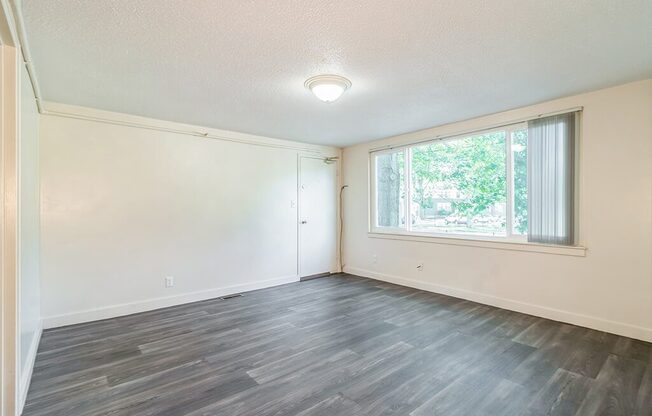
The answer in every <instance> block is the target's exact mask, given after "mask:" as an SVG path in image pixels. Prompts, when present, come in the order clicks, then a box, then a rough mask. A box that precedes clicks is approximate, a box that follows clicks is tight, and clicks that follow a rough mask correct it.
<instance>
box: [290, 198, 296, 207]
mask: <svg viewBox="0 0 652 416" xmlns="http://www.w3.org/2000/svg"><path fill="white" fill-rule="evenodd" d="M296 207H297V201H295V200H294V199H292V200H290V208H296Z"/></svg>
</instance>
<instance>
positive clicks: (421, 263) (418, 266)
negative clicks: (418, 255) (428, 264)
mask: <svg viewBox="0 0 652 416" xmlns="http://www.w3.org/2000/svg"><path fill="white" fill-rule="evenodd" d="M417 270H418V271H420V272H422V271H423V262H422V261H420V262H419V263H417Z"/></svg>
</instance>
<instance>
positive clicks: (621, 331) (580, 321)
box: [345, 267, 652, 342]
mask: <svg viewBox="0 0 652 416" xmlns="http://www.w3.org/2000/svg"><path fill="white" fill-rule="evenodd" d="M345 272H346V273H349V274H353V275H357V276H362V277H368V278H370V279H374V280H380V281H383V282H388V283H394V284H397V285H401V286H407V287H411V288H415V289H420V290H425V291H427V292H433V293H439V294H442V295H448V296H452V297H456V298H461V299H466V300H470V301H473V302H478V303H482V304H485V305H490V306H495V307H498V308H503V309H509V310H512V311H515V312H521V313H525V314H528V315H534V316H538V317H541V318H546V319H552V320H554V321H559V322H565V323H569V324H573V325H578V326H582V327H586V328H591V329H596V330H598V331H605V332H610V333H613V334H616V335H622V336H626V337H630V338H636V339H640V340H643V341H648V342H652V328H644V327H641V326H637V325H631V324H627V323H624V322H618V321H611V320H607V319H602V318H597V317H594V316H589V315H583V314H579V313H575V312H569V311H564V310H561V309H555V308H550V307H547V306H541V305H534V304H531V303H527V302H521V301H518V300H513V299H507V298H502V297H499V296H494V295H488V294H485V293H479V292H474V291H470V290H466V289H459V288H454V287H451V286H445V285H440V284H437V283H430V282H424V281H420V280H414V279H408V278H404V277H399V276H394V275H390V274H386V273H379V272H375V271H371V270H366V269H360V268H357V267H345Z"/></svg>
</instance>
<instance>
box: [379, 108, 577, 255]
mask: <svg viewBox="0 0 652 416" xmlns="http://www.w3.org/2000/svg"><path fill="white" fill-rule="evenodd" d="M527 127H528V120H521V121H518V122H513V123H507V124H504V125H500V126H492V127H489V128H485V129H478V130H474V131H469V132H464V133H460V134H453V135H449V136H444V137H438V138H435V139H426V140H420V141H417V142H413V143H407V144H402V145H398V146H392V147H389V148H387V149H379V150H371V151H370V152H369V191H370V195H369V211H368V212H369V229H368V230H369V234H370V235H371V236H375V237H383V236H384V235H385V236H401V237H407V238H400V239H410V238H409V237H415V239H419V240H420V239H422V238H426V239H427V238H431V239H437V240H439V239H449V240H452V241H457V242H458V243H459V241H468V242H471V243H473V242H476V241H477V242H495V243H507V244H516V245H525V246H540V247H542V246H543V247H554V248H559V249H560V250H562V251H563V250H564V249H567V248H569V249H577V248H579V249H582V253H583V250H584V248H583V247H581V246H579V245H576V246H554V245H547V244H539V243H531V242H528V241H527V234H514V232H513V231H514V230H513V227H514V214H515V213H514V174H513V162H514V152H513V150H512V133H513V132H514V131H518V130H524V129H525V130H527ZM499 131H504V132H505V170H506V172H505V173H506V176H505V181H506V184H507V187H506V195H505V202H506V204H505V205H506V208H505V236H495V235H480V234H473V233H444V232H434V231H415V230H412V229H411V227H412V221H411V212H412V211H411V202H412V163H411V162H412V149H413V148H415V147H418V146H424V145H428V144H430V143H435V142H444V141H451V140H460V139H464V138H468V137H473V136H479V135H484V134H489V133H493V132H499ZM575 141H576V143H575V145H576V146H578V145H579V135H578V136H576V138H575ZM399 152H403V153H404V161H405V169H404V180H405V184H404V186H405V201H404V207H403V211H404V212H405V215H406V218H405V227H382V226H378V225H377V221H378V218H377V206H378V205H377V204H378V194H377V189H376V156H378V155H382V154H391V153H399ZM575 168H576V169H577V160H576V164H575ZM576 178H577V176H576ZM576 189H577V188H576ZM574 197H575V198H576V200H577V198H578V195H577V191H576V194H575V196H574ZM576 215H577V213H576ZM464 245H473V244H464ZM501 245H502V244H501ZM544 251H546V252H547V250H544ZM553 251H554V250H553ZM582 255H583V254H582Z"/></svg>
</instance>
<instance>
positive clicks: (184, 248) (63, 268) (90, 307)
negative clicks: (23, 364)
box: [40, 110, 337, 327]
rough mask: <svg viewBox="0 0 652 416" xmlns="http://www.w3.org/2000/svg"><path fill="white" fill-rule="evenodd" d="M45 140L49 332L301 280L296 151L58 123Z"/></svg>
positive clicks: (53, 121)
mask: <svg viewBox="0 0 652 416" xmlns="http://www.w3.org/2000/svg"><path fill="white" fill-rule="evenodd" d="M84 111H87V110H84ZM126 117H130V116H126ZM131 119H133V117H131ZM167 124H168V125H169V123H167ZM40 131H41V181H42V182H41V192H42V193H41V199H42V211H41V213H42V218H41V223H42V228H41V230H42V249H41V251H42V257H41V259H42V266H41V270H42V288H41V289H42V293H43V300H42V311H43V316H44V321H45V322H44V324H45V326H46V327H51V326H58V325H63V324H68V323H76V322H82V321H87V320H93V319H99V318H104V317H109V316H116V315H120V314H125V313H130V312H136V311H142V310H146V309H151V308H156V307H162V306H168V305H172V304H177V303H182V302H187V301H194V300H199V299H205V298H212V297H216V296H221V295H224V294H227V293H233V292H239V291H245V290H250V289H255V288H259V287H265V286H270V285H274V284H280V283H286V282H290V281H296V280H297V207H296V206H293V205H292V204H291V201H293V200H294V201H296V200H297V179H298V178H297V160H298V154H299V153H300V151H298V150H296V149H292V148H291V147H293V146H299V145H300V144H298V143H292V142H283V143H282V145H283V146H284V147H287V148H275V147H268V146H259V145H252V144H245V143H238V142H231V141H224V140H217V139H211V138H203V137H194V136H189V135H184V134H177V133H172V132H164V131H156V130H152V129H143V128H135V127H127V126H123V125H114V124H107V123H102V122H96V121H87V120H79V119H73V118H67V117H59V116H53V115H43V116H42V118H41V130H40ZM279 143H281V142H278V141H277V142H275V144H277V145H278V144H279ZM300 146H303V147H310V146H308V145H300ZM312 148H313V149H317V147H316V146H312ZM321 151H322V152H325V153H328V154H329V155H334V154H337V150H336V149H330V148H321ZM334 220H335V219H333V221H334ZM332 244H335V241H333V242H332ZM165 276H174V278H175V286H174V287H173V288H165V287H164V278H165Z"/></svg>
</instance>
